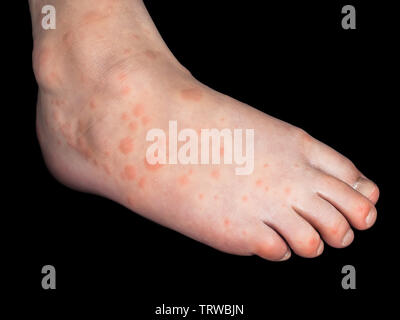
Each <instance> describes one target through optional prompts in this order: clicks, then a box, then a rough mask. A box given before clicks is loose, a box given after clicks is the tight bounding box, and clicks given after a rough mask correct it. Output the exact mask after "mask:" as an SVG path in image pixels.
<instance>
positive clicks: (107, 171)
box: [102, 164, 111, 175]
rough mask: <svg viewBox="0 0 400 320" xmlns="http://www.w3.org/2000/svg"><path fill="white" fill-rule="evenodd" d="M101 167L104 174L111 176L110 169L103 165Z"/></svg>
mask: <svg viewBox="0 0 400 320" xmlns="http://www.w3.org/2000/svg"><path fill="white" fill-rule="evenodd" d="M102 167H103V170H104V171H105V173H107V174H108V175H110V174H111V171H110V168H109V167H108V165H106V164H103V165H102Z"/></svg>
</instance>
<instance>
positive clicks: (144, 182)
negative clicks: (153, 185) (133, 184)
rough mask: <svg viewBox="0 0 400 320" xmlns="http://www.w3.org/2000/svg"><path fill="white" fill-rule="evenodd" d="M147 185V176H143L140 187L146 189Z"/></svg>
mask: <svg viewBox="0 0 400 320" xmlns="http://www.w3.org/2000/svg"><path fill="white" fill-rule="evenodd" d="M145 186H146V178H145V177H141V178H140V180H139V188H140V189H144V187H145Z"/></svg>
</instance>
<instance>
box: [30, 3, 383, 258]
mask: <svg viewBox="0 0 400 320" xmlns="http://www.w3.org/2000/svg"><path fill="white" fill-rule="evenodd" d="M55 2H56V8H57V15H58V21H57V29H56V30H53V31H46V32H45V31H43V30H41V29H40V21H39V20H38V19H39V14H40V7H39V6H40V1H38V2H34V3H31V11H32V17H33V25H34V52H33V63H34V71H35V75H36V79H37V82H38V84H39V98H38V106H37V132H38V138H39V142H40V145H41V148H42V151H43V155H44V158H45V161H46V163H47V165H48V167H49V169H50V171H51V172H52V173H53V175H54V176H55V177H56V178H58V179H59V180H60V181H61V182H62V183H64V184H65V185H67V186H70V187H72V188H74V189H77V190H81V191H85V192H91V193H95V194H99V195H102V196H104V197H107V198H110V199H112V200H114V201H117V202H119V203H121V204H122V205H124V206H126V207H128V208H130V209H131V210H132V211H135V212H137V213H139V214H141V215H143V216H145V217H147V218H149V219H152V220H154V221H156V222H158V223H160V224H162V225H165V226H168V227H170V228H172V229H174V230H176V231H179V232H181V233H183V234H185V235H187V236H189V237H191V238H193V239H196V240H198V241H201V242H203V243H206V244H208V245H210V246H212V247H214V248H217V249H219V250H223V251H225V252H229V253H233V254H240V255H252V254H257V255H259V256H261V257H263V258H266V259H270V260H286V259H288V258H289V257H290V252H291V251H290V249H289V247H291V248H292V249H293V250H294V252H296V253H297V254H298V255H301V256H303V257H315V256H318V255H320V254H321V253H322V251H323V247H324V246H323V241H322V240H321V238H320V236H321V237H322V238H323V239H324V241H325V242H326V243H328V244H329V245H331V246H333V247H337V248H341V247H345V246H348V245H349V244H350V243H351V242H352V241H353V238H354V233H353V231H352V229H351V226H353V227H354V228H357V229H367V228H369V227H371V226H372V225H373V224H374V222H375V220H376V209H375V207H374V204H375V203H376V201H377V200H378V196H379V191H378V188H377V186H376V185H375V184H374V183H372V182H371V181H370V180H368V179H367V178H366V177H365V176H364V175H362V174H361V173H360V172H359V171H358V170H357V169H356V167H355V166H354V165H353V164H352V163H351V162H350V161H349V160H348V159H347V158H345V157H344V156H342V155H340V154H339V153H337V152H336V151H334V150H333V149H331V148H329V147H328V146H326V145H324V144H323V143H321V142H319V141H317V140H315V139H314V138H312V137H311V136H309V135H308V134H307V133H305V132H304V131H302V130H301V129H298V128H296V127H293V126H291V125H289V124H287V123H285V122H282V121H280V120H277V119H275V118H272V117H270V116H268V115H266V114H264V113H262V112H260V111H258V110H256V109H254V108H252V107H250V106H248V105H246V104H243V103H241V102H239V101H237V100H234V99H232V98H230V97H227V96H225V95H223V94H221V93H218V92H216V91H214V90H212V89H210V88H208V87H206V86H205V85H203V84H201V83H200V82H198V81H197V80H196V79H195V78H193V76H192V75H191V74H190V73H189V72H188V71H187V70H186V69H185V68H184V67H182V66H181V65H180V64H179V62H178V61H177V60H176V59H175V58H174V56H173V55H172V53H171V52H170V51H169V50H168V48H167V47H166V45H165V44H164V42H163V41H162V39H161V37H160V35H159V34H158V32H157V30H156V28H155V26H154V25H153V23H152V21H151V18H150V16H149V15H148V13H147V11H146V9H145V8H144V5H143V4H142V2H141V1H139V0H123V1H118V2H115V1H111V0H96V1H94V0H84V1H79V2H78V1H68V2H66V1H59V2H58V1H55ZM94 2H95V3H96V5H94ZM170 121H176V123H177V126H178V131H179V130H181V129H184V128H191V129H193V130H194V131H195V132H198V133H200V130H201V129H207V128H216V129H219V130H222V129H224V128H227V129H230V130H232V131H233V130H234V129H243V130H245V129H254V133H255V134H254V170H252V172H251V174H246V175H238V174H236V173H237V172H236V170H235V168H236V167H237V166H235V165H234V164H224V163H221V164H182V163H178V164H156V165H152V164H149V163H148V161H147V160H146V151H147V150H148V148H149V146H150V145H151V143H150V142H149V141H147V140H146V135H147V133H148V132H149V130H151V129H153V128H159V129H162V130H164V132H166V133H167V139H168V138H169V136H170V134H169V124H170ZM183 144H184V142H179V144H178V147H179V146H182V145H183ZM168 148H169V146H168ZM168 150H169V149H168ZM225 152H226V150H224V149H223V148H221V150H220V156H221V159H224V155H225ZM350 225H351V226H350Z"/></svg>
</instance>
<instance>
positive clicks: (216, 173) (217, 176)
mask: <svg viewBox="0 0 400 320" xmlns="http://www.w3.org/2000/svg"><path fill="white" fill-rule="evenodd" d="M219 175H220V173H219V170H218V169H214V170H213V171H211V177H213V178H214V179H216V180H218V179H219Z"/></svg>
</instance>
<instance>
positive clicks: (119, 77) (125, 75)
mask: <svg viewBox="0 0 400 320" xmlns="http://www.w3.org/2000/svg"><path fill="white" fill-rule="evenodd" d="M126 77H127V74H126V73H125V72H121V73H120V74H119V75H118V79H119V80H120V81H124V80H125V79H126Z"/></svg>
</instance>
